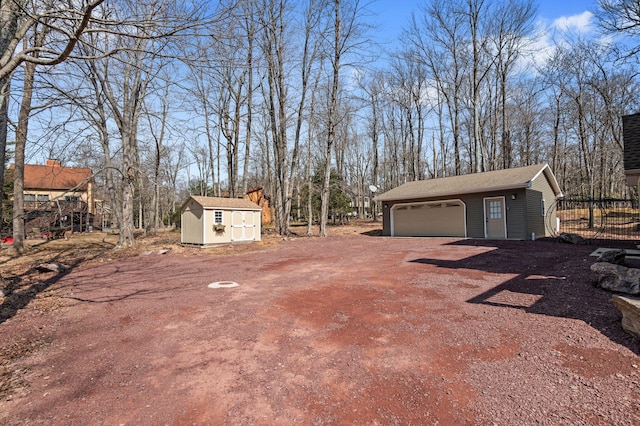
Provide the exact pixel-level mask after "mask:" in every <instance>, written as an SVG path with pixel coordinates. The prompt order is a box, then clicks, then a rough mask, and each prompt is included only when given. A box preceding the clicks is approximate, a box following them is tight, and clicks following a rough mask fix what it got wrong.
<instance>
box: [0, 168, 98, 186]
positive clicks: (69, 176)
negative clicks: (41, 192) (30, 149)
mask: <svg viewBox="0 0 640 426" xmlns="http://www.w3.org/2000/svg"><path fill="white" fill-rule="evenodd" d="M14 167H15V166H14V165H13V164H12V165H11V168H14ZM91 176H92V172H91V169H87V168H82V167H62V166H60V165H59V163H57V164H56V165H46V166H42V165H33V164H25V165H24V188H25V189H27V190H29V189H53V190H69V189H78V190H82V191H86V190H87V187H88V184H89V181H90V180H91Z"/></svg>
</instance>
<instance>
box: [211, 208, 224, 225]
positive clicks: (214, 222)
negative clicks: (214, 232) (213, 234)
mask: <svg viewBox="0 0 640 426" xmlns="http://www.w3.org/2000/svg"><path fill="white" fill-rule="evenodd" d="M217 214H220V222H218V221H216V215H217ZM223 219H224V213H223V211H222V210H214V211H213V224H214V225H222V224H223V223H222V222H223Z"/></svg>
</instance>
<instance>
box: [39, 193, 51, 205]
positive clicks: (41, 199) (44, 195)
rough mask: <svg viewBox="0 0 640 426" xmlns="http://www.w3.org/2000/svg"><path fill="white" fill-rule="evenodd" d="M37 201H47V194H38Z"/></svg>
mask: <svg viewBox="0 0 640 426" xmlns="http://www.w3.org/2000/svg"><path fill="white" fill-rule="evenodd" d="M38 201H40V202H41V203H43V202H45V201H49V194H38Z"/></svg>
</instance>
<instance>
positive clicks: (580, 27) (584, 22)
mask: <svg viewBox="0 0 640 426" xmlns="http://www.w3.org/2000/svg"><path fill="white" fill-rule="evenodd" d="M592 18H593V13H591V12H589V11H588V10H587V11H584V12H582V13H581V14H579V15H572V16H561V17H560V18H558V19H556V20H555V21H553V24H552V27H553V28H555V29H557V30H559V31H563V32H567V31H573V32H577V33H588V32H590V31H591V29H592V22H591V21H592Z"/></svg>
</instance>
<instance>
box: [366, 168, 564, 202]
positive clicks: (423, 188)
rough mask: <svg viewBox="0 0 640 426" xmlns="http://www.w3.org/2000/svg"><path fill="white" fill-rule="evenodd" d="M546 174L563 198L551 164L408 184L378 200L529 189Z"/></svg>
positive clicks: (382, 195)
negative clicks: (532, 183)
mask: <svg viewBox="0 0 640 426" xmlns="http://www.w3.org/2000/svg"><path fill="white" fill-rule="evenodd" d="M543 174H544V176H545V177H546V178H547V180H548V181H549V185H551V188H553V191H554V193H555V194H556V196H557V197H560V196H562V191H560V187H559V186H558V181H557V180H556V178H555V176H554V175H553V172H552V171H551V168H550V167H549V165H548V164H536V165H533V166H526V167H518V168H514V169H504V170H495V171H491V172H483V173H473V174H468V175H461V176H451V177H444V178H437V179H429V180H417V181H413V182H407V183H405V184H404V185H400V186H398V187H397V188H394V189H392V190H390V191H387V192H385V193H382V194H380V195H378V196H377V197H376V198H375V199H376V201H396V200H407V199H417V198H426V197H446V196H452V195H459V194H475V193H479V192H491V191H502V190H510V189H517V188H529V187H530V186H531V182H533V181H534V180H535V179H537V178H538V177H539V176H541V175H543Z"/></svg>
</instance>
